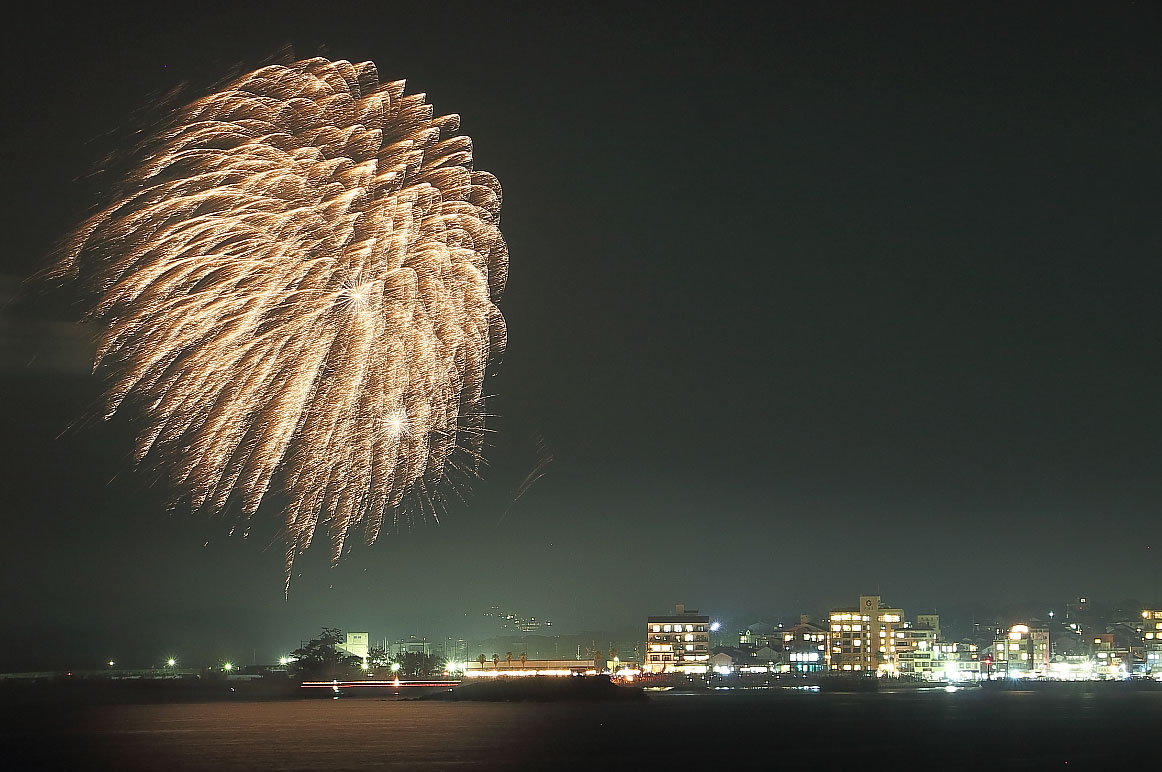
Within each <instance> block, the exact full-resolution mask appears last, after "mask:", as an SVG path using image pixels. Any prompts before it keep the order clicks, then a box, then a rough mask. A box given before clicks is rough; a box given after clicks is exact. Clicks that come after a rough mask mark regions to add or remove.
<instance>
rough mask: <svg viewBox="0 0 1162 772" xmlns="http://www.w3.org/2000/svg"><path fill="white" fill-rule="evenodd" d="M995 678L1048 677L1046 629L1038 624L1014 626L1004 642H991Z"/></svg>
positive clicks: (1002, 640)
mask: <svg viewBox="0 0 1162 772" xmlns="http://www.w3.org/2000/svg"><path fill="white" fill-rule="evenodd" d="M992 666H993V667H992V675H993V677H995V678H1001V677H1005V676H1008V677H1011V678H1028V677H1048V676H1049V628H1048V627H1047V626H1045V625H1042V624H1040V623H1030V624H1028V625H1023V624H1021V625H1013V626H1012V627H1011V628H1009V632H1008V633H1007V634H1006V635H1005V637H1004V638H998V639H997V640H995V641H993V663H992Z"/></svg>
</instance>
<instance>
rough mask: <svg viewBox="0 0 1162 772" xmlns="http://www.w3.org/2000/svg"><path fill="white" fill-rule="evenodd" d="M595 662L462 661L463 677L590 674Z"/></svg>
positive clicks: (554, 660) (594, 671)
mask: <svg viewBox="0 0 1162 772" xmlns="http://www.w3.org/2000/svg"><path fill="white" fill-rule="evenodd" d="M596 672H597V663H596V662H595V661H594V660H592V659H525V660H524V661H523V662H522V661H521V660H519V659H514V660H513V661H512V662H509V661H507V660H506V659H500V660H498V661H496V662H493V661H492V660H491V659H485V660H484V661H483V662H481V661H480V660H478V659H476V660H469V661H468V662H465V663H464V677H465V678H508V677H514V678H515V677H520V676H570V675H592V674H594V673H596Z"/></svg>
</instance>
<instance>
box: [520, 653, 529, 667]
mask: <svg viewBox="0 0 1162 772" xmlns="http://www.w3.org/2000/svg"><path fill="white" fill-rule="evenodd" d="M528 661H529V655H528V654H527V653H525V652H523V651H522V652H521V653H520V666H521V667H522V668H523V667H524V666H525V663H526V662H528Z"/></svg>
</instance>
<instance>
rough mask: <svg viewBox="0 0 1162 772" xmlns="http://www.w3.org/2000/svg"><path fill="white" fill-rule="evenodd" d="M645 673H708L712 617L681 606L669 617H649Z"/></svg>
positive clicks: (643, 667)
mask: <svg viewBox="0 0 1162 772" xmlns="http://www.w3.org/2000/svg"><path fill="white" fill-rule="evenodd" d="M644 659H645V661H644V662H643V663H642V672H644V673H671V672H679V673H705V672H706V671H707V670H708V669H709V667H710V617H709V616H703V615H699V613H698V611H697V610H693V609H692V610H689V611H687V610H686V607H685V606H684V605H682V604H681V603H679V604H677V605H676V606H674V613H673V614H670V615H667V616H651V617H647V618H646V654H645V657H644Z"/></svg>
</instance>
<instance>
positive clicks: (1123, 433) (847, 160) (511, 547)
mask: <svg viewBox="0 0 1162 772" xmlns="http://www.w3.org/2000/svg"><path fill="white" fill-rule="evenodd" d="M224 9H225V6H221V7H219V6H212V7H209V8H203V7H198V8H196V9H160V10H158V9H155V10H153V11H151V12H150V13H148V14H146V13H137V12H129V11H109V10H107V9H89V10H85V11H80V12H78V13H77V14H76V15H69V16H68V17H66V18H56V17H55V16H53V15H50V14H49V12H48V11H47V10H44V9H39V10H37V11H36V12H35V13H37V14H40V16H39V18H36V19H34V20H33V21H32V22H30V23H29V26H28V27H27V29H28V30H29V34H26V35H20V36H18V39H17V40H14V41H12V43H11V45H10V47H9V48H8V50H7V53H6V57H7V64H8V70H9V71H10V72H11V73H14V76H13V78H12V80H13V83H12V93H11V95H10V103H11V105H12V108H11V110H12V115H13V116H15V118H14V120H12V121H10V122H8V123H7V125H6V127H5V136H6V139H7V140H8V142H7V143H6V146H7V150H6V151H5V160H6V172H5V175H4V181H3V186H4V188H3V189H4V199H3V200H4V204H5V210H6V212H7V213H8V217H7V225H8V228H7V229H6V230H7V233H8V235H9V240H8V243H7V245H6V247H5V249H4V250H3V253H2V257H0V397H2V398H3V399H4V403H5V406H6V408H7V409H6V416H7V417H6V428H5V439H4V442H3V456H0V466H2V467H3V470H4V471H3V472H2V473H0V504H2V510H0V565H2V566H3V569H2V573H0V582H2V583H3V587H4V588H5V591H4V593H2V597H0V604H2V605H0V618H2V619H3V620H4V622H5V627H6V629H8V630H9V631H10V637H11V639H12V642H11V644H10V646H9V647H6V649H7V648H10V647H11V648H19V647H20V646H21V645H32V646H33V648H34V649H35V648H37V647H44V650H45V651H48V650H55V651H57V652H61V651H62V649H68V650H73V649H74V648H76V647H77V646H79V645H80V644H81V642H82V641H88V642H90V643H92V647H91V648H93V649H94V650H96V649H102V650H104V649H109V648H121V647H125V646H132V645H136V644H137V643H139V644H140V645H141V646H143V647H146V648H147V649H148V650H150V651H152V650H153V649H159V650H160V649H161V648H162V647H163V646H167V645H172V644H168V643H166V642H165V639H168V640H169V641H173V640H189V641H191V644H190V645H191V646H201V647H205V648H209V647H212V646H214V645H221V646H239V647H244V648H245V649H246V650H249V649H250V648H251V647H252V646H259V645H262V644H261V643H260V642H259V641H261V640H263V639H264V637H267V636H269V637H268V638H266V639H267V640H271V641H277V640H283V639H287V638H288V637H289V638H291V639H293V640H297V639H298V638H299V637H301V636H302V635H307V634H310V633H311V632H312V631H315V630H317V629H318V628H319V627H324V626H336V627H344V628H346V627H352V628H353V629H366V626H365V625H363V624H360V620H365V619H372V620H374V619H385V620H386V619H399V620H403V622H402V623H401V627H402V628H403V629H401V630H400V632H401V634H404V635H407V634H412V633H413V632H414V633H419V634H423V633H425V631H426V630H428V629H430V630H431V631H432V632H433V633H435V634H436V635H440V634H442V633H444V632H445V630H443V629H438V625H441V624H445V625H448V627H449V628H450V629H449V630H448V632H451V631H452V630H454V629H455V627H456V624H458V623H459V624H463V625H465V626H466V625H467V624H468V623H469V622H470V616H471V615H473V614H476V613H477V612H478V611H479V610H482V609H488V608H490V607H492V606H500V607H503V608H506V609H520V610H521V613H522V614H528V615H532V616H537V617H539V618H547V619H551V620H552V621H553V625H554V627H557V626H558V625H560V626H561V627H562V629H568V630H585V629H593V628H594V627H596V626H598V625H609V626H612V627H614V628H619V627H627V628H628V627H633V626H636V625H638V622H639V621H640V620H642V619H644V618H645V617H646V616H648V615H650V614H657V613H663V612H664V611H665V609H667V608H670V607H672V606H673V605H674V604H675V603H685V604H687V605H688V606H689V607H691V608H700V609H704V610H706V611H710V612H712V613H716V614H720V615H721V616H722V617H723V618H726V619H730V620H737V621H738V623H739V624H747V623H749V622H752V621H758V620H757V619H746V621H741V620H743V619H744V618H745V617H747V616H749V615H752V614H756V612H757V613H774V612H775V611H779V610H782V609H785V610H786V614H787V615H795V614H798V613H803V612H804V611H811V610H814V609H818V610H820V611H821V612H822V611H825V610H826V609H828V608H830V607H831V604H832V603H835V602H836V601H837V600H838V601H842V599H843V598H846V597H849V596H850V595H851V593H852V591H853V589H854V590H855V591H856V592H857V593H874V594H879V595H882V596H883V597H884V598H887V599H890V600H891V602H892V603H894V604H899V605H900V606H902V607H904V608H907V609H916V608H925V609H929V608H931V609H933V610H939V608H941V607H947V608H954V609H963V610H968V609H972V608H995V607H998V606H1002V605H1003V604H1004V603H1006V602H1021V603H1024V602H1029V603H1041V602H1045V603H1047V602H1048V600H1051V599H1053V598H1071V597H1078V596H1081V595H1083V594H1085V595H1089V596H1091V597H1093V598H1102V599H1106V600H1111V601H1112V600H1120V599H1137V600H1138V601H1139V602H1140V603H1142V604H1151V603H1159V602H1162V558H1160V557H1159V551H1160V549H1162V547H1160V546H1159V544H1158V540H1157V535H1158V533H1159V530H1158V528H1159V527H1158V515H1159V507H1158V504H1159V502H1160V501H1162V475H1160V474H1159V471H1160V470H1162V464H1160V462H1162V446H1160V444H1159V438H1160V437H1162V404H1160V402H1159V400H1158V398H1157V395H1158V393H1159V386H1160V385H1162V363H1160V360H1159V357H1158V346H1159V343H1160V340H1159V331H1160V330H1162V306H1160V305H1159V304H1158V303H1157V298H1156V295H1157V292H1156V288H1157V287H1158V285H1159V279H1162V265H1160V263H1159V254H1162V251H1160V248H1162V221H1160V220H1159V218H1158V216H1157V212H1158V211H1159V206H1160V204H1162V201H1160V200H1159V193H1158V186H1157V180H1158V178H1159V175H1160V173H1162V151H1160V150H1159V146H1158V144H1157V142H1156V138H1155V136H1154V135H1155V133H1156V131H1155V127H1156V126H1157V125H1158V124H1159V119H1162V103H1160V102H1159V100H1158V99H1157V97H1156V95H1155V94H1154V91H1155V89H1154V87H1153V84H1155V83H1157V82H1159V80H1162V52H1160V51H1159V50H1158V47H1157V45H1156V39H1157V33H1158V32H1159V31H1160V30H1162V24H1159V22H1160V21H1162V17H1160V12H1159V10H1158V9H1157V8H1154V7H1142V6H1138V5H1134V4H1131V3H1117V4H1110V5H1105V6H1102V7H1101V8H1097V7H1094V8H1089V9H1076V8H1074V9H1061V8H1056V7H1045V8H1037V7H1034V6H1029V7H1026V8H1022V9H1000V8H986V9H975V10H974V9H935V8H924V9H917V8H912V7H907V8H905V7H904V6H897V7H894V8H888V9H868V8H865V7H863V6H861V5H860V4H857V3H850V4H845V3H839V4H835V5H830V6H827V7H823V8H817V7H780V8H775V9H771V10H769V11H766V12H765V13H764V14H762V15H760V16H757V17H755V16H750V15H746V14H743V13H742V12H741V11H738V12H736V13H720V12H712V11H710V10H709V9H702V10H700V11H693V12H686V13H682V14H679V13H676V12H675V13H662V12H659V11H656V10H652V9H649V8H636V9H626V10H624V11H622V12H619V13H612V12H608V13H607V12H603V11H601V10H559V11H554V12H553V13H549V12H546V11H543V10H542V11H540V12H537V11H532V10H529V9H524V10H520V9H517V8H516V7H515V6H514V7H511V8H510V7H506V6H500V7H496V8H489V9H484V8H480V7H479V6H472V5H469V4H464V5H460V4H449V5H442V6H439V7H431V8H423V9H416V8H413V7H410V6H402V5H401V6H384V7H383V8H381V9H379V10H377V11H367V10H363V11H361V12H360V13H344V12H343V11H342V10H341V9H338V8H337V9H335V10H333V11H328V12H327V13H322V14H321V13H319V11H318V9H316V8H313V7H312V6H310V5H308V4H298V3H289V4H283V5H280V6H279V9H278V11H277V12H270V13H261V12H259V11H258V10H257V9H256V10H255V11H253V12H251V11H235V10H231V11H230V12H229V13H227V12H226V11H225V10H224ZM34 15H35V14H34ZM288 46H289V47H291V48H293V54H294V58H306V57H310V56H315V55H318V54H322V55H325V56H326V57H327V58H329V59H332V60H349V61H352V62H361V61H374V62H375V63H376V65H377V67H378V69H379V72H380V77H381V79H382V80H384V81H388V80H392V79H396V78H406V79H407V84H408V85H407V92H408V93H413V94H415V93H423V94H426V95H427V99H428V101H429V102H430V103H431V104H433V105H434V106H435V108H436V111H437V114H444V113H447V112H456V113H459V114H461V115H462V116H463V122H462V129H463V131H464V132H465V133H466V134H468V135H470V136H471V137H472V138H473V141H474V146H473V152H474V156H475V159H476V162H477V164H478V167H479V168H480V169H487V170H488V171H490V172H493V173H495V174H496V176H497V177H498V178H499V179H500V181H501V183H502V184H503V187H504V196H505V198H504V208H503V212H504V214H503V231H504V237H505V240H506V241H507V243H508V252H509V281H508V286H507V288H506V290H505V294H504V297H503V299H502V300H501V301H500V302H499V309H500V311H501V312H502V313H503V314H504V317H505V319H506V320H507V326H508V332H509V345H508V349H507V352H506V353H505V356H504V358H503V360H501V361H499V362H497V363H496V365H495V368H494V371H493V369H490V371H489V374H488V375H487V376H486V377H485V379H484V385H483V388H484V394H485V395H486V396H487V413H488V414H489V417H488V420H489V428H490V429H495V430H496V431H495V432H490V433H489V435H488V436H487V438H486V446H487V447H486V449H485V453H484V459H485V462H486V463H485V466H484V467H483V469H482V472H481V478H480V479H479V480H477V481H475V482H474V484H473V486H472V488H473V490H472V491H471V492H470V493H467V494H465V497H464V498H465V501H464V502H459V503H456V504H455V505H454V506H451V507H449V508H448V511H447V512H445V513H443V514H442V515H441V522H440V523H439V524H436V523H434V522H427V523H422V524H421V523H417V524H416V526H415V527H414V528H411V529H405V530H404V531H402V532H400V533H384V534H383V535H381V537H380V539H379V541H378V542H377V543H376V544H375V545H373V546H370V547H365V546H362V545H357V546H356V547H355V548H354V550H353V551H352V552H351V553H350V554H347V555H346V556H345V557H344V558H343V559H342V560H341V561H339V562H338V563H337V564H336V565H335V566H334V567H332V566H331V564H330V560H329V558H330V556H329V555H328V554H326V553H327V550H326V549H325V548H323V549H319V550H317V551H314V550H312V551H311V552H308V553H307V554H305V555H304V556H303V557H302V558H300V559H299V560H297V561H296V562H295V568H294V570H295V572H296V574H299V575H296V576H295V577H294V578H293V580H292V586H291V590H290V593H289V596H284V586H283V575H284V574H283V572H284V570H285V562H286V561H285V554H284V551H283V550H282V549H281V548H280V546H279V542H278V537H279V524H280V516H279V515H278V513H277V511H276V510H278V507H277V506H274V505H275V504H279V503H281V502H273V503H272V506H271V507H264V508H263V509H260V510H259V512H258V513H257V515H256V517H255V520H254V526H253V530H252V531H251V532H250V535H249V536H248V537H247V538H242V536H241V535H240V534H239V535H235V536H233V537H231V536H228V535H227V531H228V530H229V526H228V523H227V522H225V521H224V520H221V519H215V518H211V517H203V516H191V515H190V513H189V512H188V509H183V508H181V507H179V508H177V509H175V510H173V511H169V510H167V508H166V504H167V502H168V501H169V499H170V498H171V496H170V494H171V491H169V490H166V489H165V486H163V485H154V484H153V483H152V482H151V480H150V479H149V478H148V477H147V476H145V475H143V474H140V473H137V472H135V471H134V470H133V459H132V456H133V439H134V426H133V424H132V422H131V421H130V420H129V419H128V418H127V417H121V416H118V417H115V418H114V419H113V420H111V421H107V422H102V421H99V420H98V421H86V420H85V416H86V415H89V414H90V413H91V412H92V407H93V405H94V404H95V402H96V401H97V400H98V398H99V396H100V393H101V383H100V382H99V381H98V380H97V379H95V378H93V377H92V376H91V373H90V371H91V366H92V356H93V353H94V349H93V346H92V344H91V342H90V339H89V338H90V336H91V335H92V334H93V330H92V329H91V328H90V329H86V328H84V327H82V326H77V325H76V324H75V322H76V319H77V316H78V313H79V309H77V308H75V307H73V306H71V305H70V303H69V300H70V299H69V298H68V297H66V296H65V295H62V294H60V293H55V294H47V295H45V294H42V293H40V292H39V291H38V289H33V290H31V291H30V290H26V289H22V286H23V285H22V282H24V281H25V280H26V279H27V278H28V277H29V276H30V275H32V274H33V273H34V272H35V271H36V270H37V269H38V268H41V267H43V266H44V264H45V263H46V261H47V260H48V259H49V255H50V253H51V252H52V250H53V248H54V246H55V245H56V244H57V243H58V242H59V240H60V239H63V238H64V237H65V236H66V235H67V234H68V233H69V232H71V231H72V230H73V229H75V228H76V227H77V226H78V225H79V224H80V223H81V222H83V220H84V218H85V216H86V215H88V214H89V213H90V211H91V210H90V208H91V206H92V205H93V204H94V203H95V201H97V200H99V198H100V196H99V194H100V193H101V191H100V190H97V189H95V185H94V182H93V180H92V178H90V177H89V176H87V173H88V172H89V171H90V170H92V169H93V168H94V167H96V166H100V165H101V164H102V159H104V158H106V157H107V156H108V155H109V154H110V153H114V152H116V151H122V150H124V149H125V147H126V143H127V142H129V141H130V140H131V139H132V137H133V136H134V134H133V132H134V130H135V127H136V125H137V124H136V121H137V120H138V118H139V116H140V113H141V111H146V112H148V111H149V110H151V109H152V110H156V109H158V108H157V104H158V100H159V98H160V96H161V95H164V94H166V93H168V92H170V91H171V90H172V89H174V88H175V87H177V86H178V85H180V84H183V83H189V84H190V85H189V89H190V92H189V93H201V91H200V90H204V89H205V88H207V87H208V86H209V85H210V84H212V83H215V82H218V81H220V80H221V79H222V78H224V77H225V76H226V75H228V74H231V73H233V74H237V73H238V72H245V71H249V70H250V69H253V68H254V67H256V66H258V65H260V64H261V63H262V62H263V61H264V60H266V59H268V58H270V57H272V56H282V55H283V53H284V52H285V51H286V48H287V47H288ZM283 58H286V57H283ZM312 552H316V554H311V553H312ZM1047 610H1048V609H1047ZM477 621H479V620H477ZM409 628H411V629H409ZM141 636H147V637H150V638H151V640H154V642H148V641H143V640H141ZM155 639H156V640H155ZM18 641H24V642H35V644H19V643H17V642H18ZM62 642H64V643H62ZM247 642H250V643H247ZM149 647H152V648H149ZM35 653H36V652H35V651H33V652H32V654H33V655H35ZM21 656H24V657H26V658H33V659H34V658H35V657H34V656H32V657H30V656H29V654H28V653H27V652H26V653H24V654H22V655H21ZM97 656H98V657H103V656H105V655H104V654H98V655H97Z"/></svg>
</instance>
